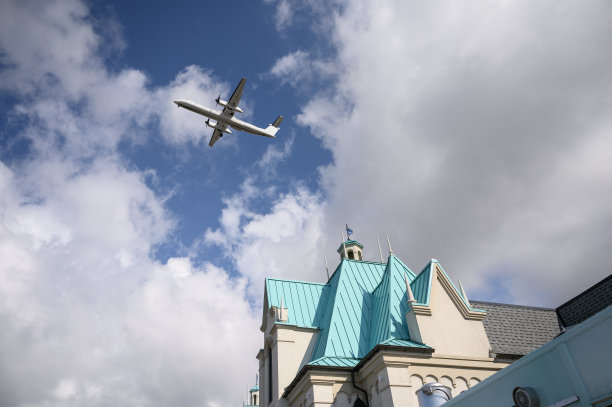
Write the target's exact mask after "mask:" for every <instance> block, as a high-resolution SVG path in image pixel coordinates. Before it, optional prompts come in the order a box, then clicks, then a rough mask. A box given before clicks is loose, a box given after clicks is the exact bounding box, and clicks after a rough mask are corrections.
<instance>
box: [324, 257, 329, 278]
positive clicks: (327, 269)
mask: <svg viewBox="0 0 612 407" xmlns="http://www.w3.org/2000/svg"><path fill="white" fill-rule="evenodd" d="M323 257H325V271H327V280H329V266H328V265H327V256H323Z"/></svg>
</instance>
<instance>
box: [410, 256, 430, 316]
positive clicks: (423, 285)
mask: <svg viewBox="0 0 612 407" xmlns="http://www.w3.org/2000/svg"><path fill="white" fill-rule="evenodd" d="M434 263H435V260H431V261H430V262H429V263H427V265H426V266H425V268H424V269H423V270H421V272H420V273H419V274H418V275H417V276H416V278H415V279H414V281H412V282H411V283H410V289H411V290H412V294H413V295H414V299H415V300H416V301H417V304H420V305H429V294H430V293H431V277H432V276H433V267H434Z"/></svg>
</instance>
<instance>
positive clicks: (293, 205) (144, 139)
mask: <svg viewBox="0 0 612 407" xmlns="http://www.w3.org/2000/svg"><path fill="white" fill-rule="evenodd" d="M611 12H612V11H611V9H610V7H609V5H608V4H607V3H606V2H589V3H588V4H579V3H572V2H564V1H559V2H554V3H535V2H514V3H506V2H503V1H502V2H484V3H472V2H467V3H460V2H454V1H452V2H441V3H435V4H434V3H422V2H412V1H404V0H385V1H382V2H381V1H376V2H374V1H368V0H352V1H344V0H336V1H332V2H327V3H320V2H316V1H312V0H264V1H244V2H212V3H210V2H183V3H181V4H180V5H179V6H174V7H170V6H169V5H168V4H167V3H164V2H116V3H113V2H101V1H99V2H98V1H96V2H83V1H80V0H70V1H48V2H43V3H39V2H18V1H6V2H2V3H1V4H0V106H1V107H2V111H3V112H4V114H3V115H2V118H1V120H0V256H1V258H2V264H1V265H0V298H1V300H0V326H1V327H2V329H1V330H0V349H2V352H3V354H2V359H3V363H2V366H0V404H3V405H4V404H6V405H15V406H21V405H34V406H35V405H58V406H63V405H92V406H98V405H99V406H105V405H117V404H126V403H128V404H139V405H170V404H172V405H177V404H178V405H194V406H195V405H206V406H211V407H215V406H221V405H239V403H241V401H242V398H243V395H244V393H245V391H246V389H247V388H248V387H250V386H251V385H252V384H253V383H252V381H253V374H254V372H255V370H256V369H257V364H256V360H255V355H256V353H257V350H258V349H259V348H260V347H261V343H262V342H261V339H262V338H261V334H260V332H259V329H258V328H259V325H260V321H261V319H260V318H261V308H260V307H261V300H262V289H263V280H264V278H265V277H276V278H290V279H297V280H309V281H313V280H314V281H324V280H325V270H324V257H325V256H326V257H327V259H328V260H329V263H330V267H332V268H333V267H334V266H335V265H336V264H337V261H338V257H337V256H338V255H337V253H336V252H335V250H336V248H337V247H338V245H339V243H340V239H341V237H340V233H341V232H342V231H343V229H344V225H345V224H347V223H348V224H349V225H350V226H351V228H352V229H353V230H354V231H355V234H354V235H353V237H354V238H355V239H357V240H359V241H360V242H361V243H363V244H364V246H365V248H364V257H365V259H366V260H373V261H377V260H378V258H379V257H378V249H377V244H376V236H377V234H378V235H379V236H380V238H381V241H385V240H386V239H385V238H384V236H385V235H386V234H388V235H389V237H390V239H391V243H392V246H393V250H394V253H395V254H396V255H398V256H399V257H400V258H401V259H402V261H403V262H404V263H405V264H407V265H408V266H409V267H410V268H411V269H412V270H413V271H418V270H421V269H422V267H423V266H424V265H425V264H427V262H428V261H429V260H430V259H431V258H437V259H438V260H439V261H440V262H441V264H442V265H443V266H444V269H445V270H446V271H447V272H448V273H449V275H450V276H451V278H452V279H453V280H457V279H461V281H462V283H463V286H464V287H465V289H466V292H467V295H468V296H469V297H470V298H471V299H478V300H489V301H500V302H510V303H518V304H528V305H539V306H549V307H554V306H557V305H559V304H561V303H563V302H565V301H566V300H567V299H569V298H571V297H573V296H574V295H576V294H577V293H579V292H580V291H582V290H584V289H586V288H587V287H589V286H591V285H593V284H595V283H596V282H597V281H599V280H601V279H602V278H604V277H605V276H606V275H608V274H609V270H610V267H611V265H612V252H611V251H610V250H609V247H610V246H611V245H612V235H610V223H611V221H612V205H611V203H612V188H610V185H611V184H612V166H611V165H610V162H612V139H611V138H610V136H609V134H610V132H611V130H612V119H611V118H610V115H609V112H610V111H611V110H612V106H611V104H612V99H611V98H610V95H611V94H612V69H610V67H611V66H612V43H611V42H612V32H610V31H611V30H612V25H611V24H609V22H610V20H611V19H612V15H611ZM242 77H246V78H247V85H246V87H245V92H244V95H243V101H242V103H241V105H242V107H243V108H244V110H245V114H244V118H245V119H246V120H248V121H250V122H252V123H254V124H255V125H259V126H265V125H267V124H268V123H270V122H271V121H272V120H274V119H275V118H276V117H277V116H278V115H279V114H282V115H283V116H285V121H284V122H283V124H282V126H281V130H280V131H279V133H278V134H277V137H276V138H275V139H268V138H263V137H258V136H253V135H250V134H246V133H241V132H234V134H233V135H228V136H227V137H224V138H223V139H221V140H220V141H219V142H218V143H217V144H216V145H215V147H214V148H212V149H211V148H209V147H208V140H209V138H210V136H211V131H210V129H209V128H206V127H205V126H204V119H203V118H201V117H198V116H197V115H195V114H192V113H190V112H188V111H186V110H184V109H177V108H176V106H174V104H173V103H172V100H174V99H176V98H189V99H193V100H197V101H199V102H200V103H202V104H204V105H208V106H212V105H213V104H214V99H215V98H216V97H217V96H218V95H219V94H221V96H222V97H226V98H227V97H228V96H229V95H230V94H231V92H232V91H233V89H234V88H235V86H236V85H237V83H238V81H239V80H240V78H242Z"/></svg>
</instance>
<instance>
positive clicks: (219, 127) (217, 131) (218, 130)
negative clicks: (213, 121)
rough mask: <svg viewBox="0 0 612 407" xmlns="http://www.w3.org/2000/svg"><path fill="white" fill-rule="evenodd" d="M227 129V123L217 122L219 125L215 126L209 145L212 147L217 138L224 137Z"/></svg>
mask: <svg viewBox="0 0 612 407" xmlns="http://www.w3.org/2000/svg"><path fill="white" fill-rule="evenodd" d="M225 129H227V123H224V122H217V125H216V126H215V130H214V131H213V135H212V137H211V138H210V142H209V143H208V146H209V147H212V146H213V145H214V144H215V143H216V142H217V140H219V139H220V138H221V137H223V133H224V132H225Z"/></svg>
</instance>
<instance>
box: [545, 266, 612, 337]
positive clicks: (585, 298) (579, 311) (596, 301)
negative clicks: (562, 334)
mask: <svg viewBox="0 0 612 407" xmlns="http://www.w3.org/2000/svg"><path fill="white" fill-rule="evenodd" d="M610 305H612V275H609V276H608V277H606V278H604V279H603V280H601V281H600V282H599V283H597V284H595V285H594V286H592V287H591V288H589V289H587V290H585V291H584V292H582V293H581V294H578V295H577V296H576V297H574V298H572V299H571V300H569V301H568V302H566V303H565V304H563V305H560V306H559V307H558V308H557V315H558V316H559V320H560V321H561V323H562V324H563V325H564V326H566V327H569V326H572V325H576V324H579V323H581V322H582V321H584V320H585V319H587V318H590V317H592V316H593V315H595V314H597V313H598V312H599V311H603V310H604V309H606V307H608V306H610Z"/></svg>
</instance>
